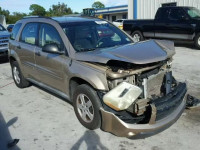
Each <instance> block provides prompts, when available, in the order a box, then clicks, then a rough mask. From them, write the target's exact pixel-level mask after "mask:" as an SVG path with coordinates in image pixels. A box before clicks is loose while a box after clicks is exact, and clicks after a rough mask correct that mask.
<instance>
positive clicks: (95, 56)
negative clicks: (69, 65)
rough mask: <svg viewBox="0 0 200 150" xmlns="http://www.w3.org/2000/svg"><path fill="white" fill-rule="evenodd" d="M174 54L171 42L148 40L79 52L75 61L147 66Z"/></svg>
mask: <svg viewBox="0 0 200 150" xmlns="http://www.w3.org/2000/svg"><path fill="white" fill-rule="evenodd" d="M174 54H175V49H174V43H173V42H170V41H164V40H162V41H161V40H149V41H145V42H140V43H136V44H128V45H122V46H118V47H111V48H106V49H100V50H95V51H90V52H79V53H76V54H75V59H76V60H80V61H87V62H97V63H104V64H106V63H107V62H108V61H109V60H118V61H124V62H130V63H134V64H148V63H154V62H159V61H163V60H165V59H167V58H170V57H172V56H173V55H174Z"/></svg>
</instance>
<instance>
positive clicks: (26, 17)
mask: <svg viewBox="0 0 200 150" xmlns="http://www.w3.org/2000/svg"><path fill="white" fill-rule="evenodd" d="M28 18H47V19H52V18H50V17H46V16H25V17H23V19H28Z"/></svg>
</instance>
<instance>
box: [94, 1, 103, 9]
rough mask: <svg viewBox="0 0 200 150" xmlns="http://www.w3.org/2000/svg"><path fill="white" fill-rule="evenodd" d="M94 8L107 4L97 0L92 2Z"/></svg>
mask: <svg viewBox="0 0 200 150" xmlns="http://www.w3.org/2000/svg"><path fill="white" fill-rule="evenodd" d="M92 8H105V5H104V4H103V3H101V2H100V1H96V2H94V3H93V4H92Z"/></svg>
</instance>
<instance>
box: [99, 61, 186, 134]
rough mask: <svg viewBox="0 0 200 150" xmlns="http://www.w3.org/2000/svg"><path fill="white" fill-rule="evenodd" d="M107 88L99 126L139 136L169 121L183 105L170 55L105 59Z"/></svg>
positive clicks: (181, 87)
mask: <svg viewBox="0 0 200 150" xmlns="http://www.w3.org/2000/svg"><path fill="white" fill-rule="evenodd" d="M107 66H108V67H109V69H108V70H107V73H106V74H107V81H108V87H109V89H110V91H109V92H107V93H106V92H98V95H99V97H100V99H101V100H102V104H103V108H102V109H101V113H102V127H101V128H102V130H104V131H107V132H110V133H113V134H115V135H117V136H122V137H129V138H132V137H134V138H143V137H148V136H151V135H152V134H156V133H158V132H161V131H162V130H164V129H166V128H168V127H169V126H170V125H172V124H173V123H174V122H175V121H176V120H177V119H178V118H179V117H180V115H181V114H182V112H183V110H184V108H185V100H184V96H185V93H186V91H187V87H186V84H185V83H180V82H177V81H176V80H175V78H174V77H173V76H172V71H171V59H170V58H169V59H167V60H165V61H160V62H156V63H149V64H140V65H138V64H137V65H136V64H132V63H127V62H121V61H112V60H111V61H109V62H108V63H107Z"/></svg>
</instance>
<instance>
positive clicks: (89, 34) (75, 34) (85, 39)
mask: <svg viewBox="0 0 200 150" xmlns="http://www.w3.org/2000/svg"><path fill="white" fill-rule="evenodd" d="M61 26H62V28H63V30H64V32H65V34H66V35H67V37H68V38H69V40H70V42H71V44H72V46H73V47H74V49H75V50H76V51H77V52H82V51H93V50H95V49H98V48H108V47H114V46H119V45H124V44H128V43H131V42H132V41H131V40H130V39H129V37H127V36H126V34H124V33H123V32H122V31H120V29H118V28H117V27H115V26H113V25H112V24H109V23H108V22H106V21H92V22H81V23H68V24H61Z"/></svg>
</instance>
